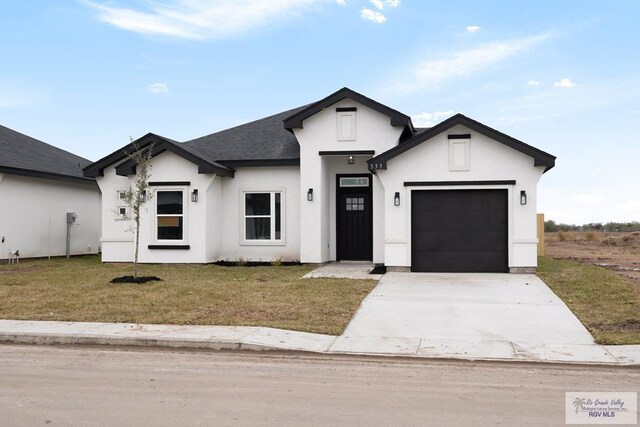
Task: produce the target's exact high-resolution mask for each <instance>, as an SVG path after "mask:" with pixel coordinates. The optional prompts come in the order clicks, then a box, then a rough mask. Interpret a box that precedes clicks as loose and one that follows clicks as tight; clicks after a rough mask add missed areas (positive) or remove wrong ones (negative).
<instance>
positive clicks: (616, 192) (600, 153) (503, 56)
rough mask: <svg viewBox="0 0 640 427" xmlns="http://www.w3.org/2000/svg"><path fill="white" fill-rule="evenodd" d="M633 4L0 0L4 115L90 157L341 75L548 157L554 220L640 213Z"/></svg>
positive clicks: (302, 95) (392, 101) (306, 94)
mask: <svg viewBox="0 0 640 427" xmlns="http://www.w3.org/2000/svg"><path fill="white" fill-rule="evenodd" d="M638 16H640V2H637V1H613V0H612V1H606V2H605V1H586V0H584V1H568V0H567V1H559V2H558V1H537V2H506V1H454V2H452V1H409V0H402V1H398V0H372V1H366V0H362V1H356V0H337V1H336V0H238V1H215V0H211V1H205V0H154V1H151V0H138V1H133V0H131V1H124V0H110V1H107V0H90V1H89V0H66V1H65V0H59V1H55V2H43V1H41V0H21V1H3V2H1V3H0V28H1V30H0V54H1V56H0V58H1V60H0V63H1V66H0V124H2V125H4V126H7V127H10V128H12V129H15V130H17V131H20V132H23V133H26V134H28V135H31V136H33V137H36V138H39V139H42V140H44V141H46V142H48V143H50V144H53V145H56V146H58V147H61V148H64V149H66V150H69V151H72V152H74V153H77V154H79V155H82V156H84V157H87V158H89V159H92V160H96V159H98V158H100V157H102V156H104V155H106V154H108V153H110V152H111V151H113V150H115V149H117V148H119V147H120V146H122V145H124V144H126V143H127V142H128V140H129V136H132V137H134V138H136V137H139V136H141V135H143V134H145V133H147V132H150V131H152V132H156V133H159V134H161V135H165V136H168V137H170V138H173V139H176V140H187V139H191V138H194V137H198V136H202V135H205V134H208V133H212V132H215V131H217V130H221V129H224V128H227V127H230V126H233V125H236V124H241V123H245V122H247V121H250V120H253V119H257V118H260V117H264V116H267V115H270V114H273V113H277V112H280V111H283V110H286V109H290V108H294V107H297V106H299V105H303V104H307V103H309V102H313V101H316V100H318V99H320V98H322V97H324V96H326V95H328V94H329V93H331V92H333V91H335V90H337V89H339V88H341V87H343V86H348V87H350V88H352V89H354V90H356V91H359V92H361V93H363V94H365V95H367V96H370V97H372V98H374V99H376V100H378V101H380V102H382V103H384V104H387V105H389V106H391V107H394V108H396V109H398V110H400V111H402V112H404V113H406V114H409V115H411V116H412V117H413V118H414V123H416V125H432V124H434V123H437V122H439V121H441V120H443V119H445V118H446V117H448V116H449V115H451V114H453V113H454V112H461V113H463V114H466V115H468V116H470V117H472V118H475V119H476V120H479V121H481V122H483V123H485V124H487V125H489V126H492V127H495V128H497V129H498V130H501V131H503V132H505V133H507V134H509V135H511V136H514V137H516V138H519V139H521V140H523V141H525V142H527V143H529V144H531V145H534V146H536V147H538V148H541V149H543V150H545V151H548V152H550V153H552V154H554V155H556V156H558V160H557V166H556V168H554V169H553V170H551V171H550V172H549V173H547V174H545V175H544V176H543V178H542V181H541V183H540V187H539V189H540V195H539V203H538V210H539V211H540V212H545V213H546V216H547V218H552V219H555V220H557V221H561V222H570V223H584V222H591V221H613V220H615V221H630V220H636V221H638V220H640V167H639V166H640V165H639V161H640V143H639V142H638V139H639V135H640V26H638V25H637V18H638ZM496 167H499V165H496Z"/></svg>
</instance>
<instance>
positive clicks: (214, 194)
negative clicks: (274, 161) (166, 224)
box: [98, 152, 300, 263]
mask: <svg viewBox="0 0 640 427" xmlns="http://www.w3.org/2000/svg"><path fill="white" fill-rule="evenodd" d="M115 166H117V165H114V166H110V167H108V168H106V169H105V170H104V176H103V177H99V178H98V184H99V185H100V189H101V191H102V194H103V197H102V214H103V217H104V218H105V220H104V221H103V227H102V248H103V250H102V260H103V261H105V262H131V261H132V260H133V258H134V248H135V247H134V236H133V233H132V231H130V228H131V226H132V224H133V221H132V220H129V221H127V220H123V219H120V218H119V217H118V215H117V212H116V209H117V207H118V205H122V204H121V203H120V202H119V201H118V199H117V197H118V191H122V190H127V189H128V188H129V186H130V185H132V184H133V181H134V179H135V176H130V177H123V176H118V175H116V173H115ZM299 178H300V173H299V168H298V167H297V166H287V167H264V168H239V169H238V170H237V171H236V173H235V177H234V178H222V177H219V176H216V175H211V174H199V173H198V167H197V166H196V165H194V164H192V163H191V162H189V161H187V160H185V159H183V158H182V157H180V156H177V155H175V154H173V153H170V152H164V153H162V154H160V155H158V156H156V157H154V158H153V159H152V160H151V176H150V178H149V181H150V182H165V183H166V182H189V183H190V184H189V185H188V186H179V185H177V186H176V185H173V186H154V187H152V188H153V190H155V191H158V190H163V189H166V190H171V189H180V190H182V191H184V192H185V196H186V197H185V203H184V212H185V217H184V218H185V219H184V234H185V237H186V238H185V240H184V241H181V242H175V244H177V245H189V249H149V245H163V244H164V245H168V244H173V243H172V242H169V241H164V242H158V241H156V238H155V237H156V219H155V206H156V205H155V203H156V200H155V197H153V196H152V198H151V199H150V200H149V201H148V202H147V203H146V204H145V205H144V208H143V210H142V215H141V226H140V253H139V261H140V262H142V263H207V262H215V261H219V260H238V259H240V258H242V259H246V260H251V261H273V260H275V259H278V258H282V259H283V260H284V261H296V260H298V259H299V258H300V217H299V212H300V199H299V194H300V184H299V181H300V179H299ZM194 189H198V202H197V203H194V202H192V201H191V199H190V194H191V192H192V191H193V190H194ZM244 191H282V192H283V200H284V210H283V212H284V216H283V227H284V239H283V241H282V242H278V243H273V244H261V243H246V242H244V241H243V236H244V235H243V234H242V233H243V227H244V215H243V212H242V202H243V197H244V193H243V192H244Z"/></svg>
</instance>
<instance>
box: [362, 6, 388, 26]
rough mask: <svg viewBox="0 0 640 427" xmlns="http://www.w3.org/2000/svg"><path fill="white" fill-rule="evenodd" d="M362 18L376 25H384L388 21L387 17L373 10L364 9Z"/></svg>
mask: <svg viewBox="0 0 640 427" xmlns="http://www.w3.org/2000/svg"><path fill="white" fill-rule="evenodd" d="M360 16H361V17H362V19H364V20H367V21H371V22H375V23H376V24H382V23H384V22H385V21H386V20H387V17H386V16H384V15H383V14H381V13H380V12H376V11H375V10H371V9H362V10H361V11H360Z"/></svg>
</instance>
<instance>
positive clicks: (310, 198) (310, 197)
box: [307, 188, 313, 202]
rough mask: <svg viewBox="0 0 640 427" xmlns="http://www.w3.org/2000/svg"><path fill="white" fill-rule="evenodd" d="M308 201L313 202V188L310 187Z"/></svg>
mask: <svg viewBox="0 0 640 427" xmlns="http://www.w3.org/2000/svg"><path fill="white" fill-rule="evenodd" d="M307 202H313V188H310V189H309V191H307Z"/></svg>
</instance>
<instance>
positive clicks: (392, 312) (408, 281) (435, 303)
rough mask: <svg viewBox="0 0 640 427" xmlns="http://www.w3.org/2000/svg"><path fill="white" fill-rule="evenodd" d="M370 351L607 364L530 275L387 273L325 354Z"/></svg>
mask: <svg viewBox="0 0 640 427" xmlns="http://www.w3.org/2000/svg"><path fill="white" fill-rule="evenodd" d="M374 348H378V349H382V352H387V351H389V352H392V351H393V352H401V353H406V354H412V353H413V354H415V353H417V354H419V355H420V354H422V355H433V356H436V355H443V356H454V357H455V356H459V357H465V358H467V357H472V358H473V357H477V358H496V359H512V358H523V359H524V358H533V359H538V360H571V359H574V358H576V357H577V356H580V358H581V359H584V360H589V361H593V362H606V361H610V360H611V359H613V357H612V356H611V354H609V353H608V352H607V351H606V350H605V349H604V348H603V347H601V346H597V345H594V340H593V337H592V336H591V334H590V333H589V332H588V331H587V330H586V328H585V327H584V326H583V325H582V323H580V321H579V320H578V319H577V318H576V317H575V316H574V315H573V313H572V312H571V311H570V310H569V309H568V308H567V306H566V305H565V304H564V303H563V302H562V300H560V299H559V298H558V297H557V296H556V295H555V294H554V293H553V292H552V291H551V290H550V289H549V287H547V285H545V284H544V283H543V282H542V281H541V280H540V279H539V278H538V277H537V276H535V275H532V274H478V273H474V274H464V273H387V274H386V275H385V276H384V277H383V278H382V280H381V281H380V283H379V284H378V286H377V287H376V288H375V289H374V290H373V291H372V292H371V294H369V296H367V298H366V299H365V300H364V301H363V303H362V305H361V306H360V308H359V309H358V312H357V313H356V315H355V316H354V318H353V319H352V320H351V323H350V324H349V326H348V327H347V329H346V330H345V332H344V334H343V335H342V336H341V337H339V338H338V340H336V343H334V345H333V346H332V347H331V350H332V351H344V352H370V351H371V350H372V349H374ZM385 349H386V350H385ZM414 352H415V353H414Z"/></svg>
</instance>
